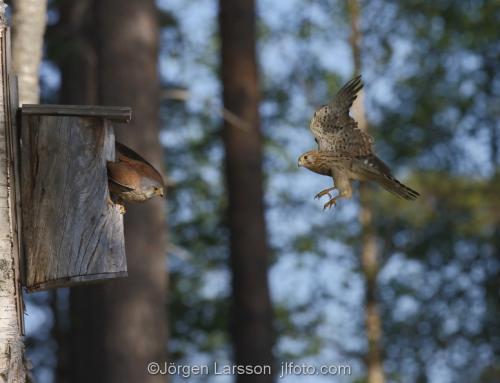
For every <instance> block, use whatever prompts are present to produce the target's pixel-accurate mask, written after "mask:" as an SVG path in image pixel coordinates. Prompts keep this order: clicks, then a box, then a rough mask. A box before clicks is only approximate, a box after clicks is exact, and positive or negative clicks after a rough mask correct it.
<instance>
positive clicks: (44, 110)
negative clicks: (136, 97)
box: [22, 104, 132, 122]
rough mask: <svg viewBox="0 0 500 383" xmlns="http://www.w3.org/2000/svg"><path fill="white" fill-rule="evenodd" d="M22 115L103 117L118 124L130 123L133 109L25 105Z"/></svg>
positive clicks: (123, 107)
mask: <svg viewBox="0 0 500 383" xmlns="http://www.w3.org/2000/svg"><path fill="white" fill-rule="evenodd" d="M22 113H23V115H46V116H79V117H101V118H106V119H108V120H111V121H116V122H129V121H130V120H131V119H132V109H131V108H130V107H127V106H97V105H31V104H24V105H23V106H22Z"/></svg>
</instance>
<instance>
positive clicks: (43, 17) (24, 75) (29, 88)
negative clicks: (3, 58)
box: [12, 0, 47, 105]
mask: <svg viewBox="0 0 500 383" xmlns="http://www.w3.org/2000/svg"><path fill="white" fill-rule="evenodd" d="M13 8H14V10H13V14H12V24H13V30H12V35H13V36H12V46H13V67H14V72H15V73H16V74H17V76H18V77H19V103H20V105H22V104H38V101H39V99H40V87H39V78H40V76H39V69H40V62H41V60H42V52H43V35H44V33H45V26H46V24H47V0H14V1H13Z"/></svg>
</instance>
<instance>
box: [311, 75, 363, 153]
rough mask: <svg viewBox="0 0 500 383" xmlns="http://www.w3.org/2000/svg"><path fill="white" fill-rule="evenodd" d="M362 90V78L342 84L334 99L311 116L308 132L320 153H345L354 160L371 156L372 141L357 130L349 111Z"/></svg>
mask: <svg viewBox="0 0 500 383" xmlns="http://www.w3.org/2000/svg"><path fill="white" fill-rule="evenodd" d="M362 87H363V83H362V81H361V76H356V77H355V78H353V79H352V80H351V81H349V82H348V83H347V84H345V85H344V86H343V87H342V88H341V89H340V90H339V91H338V92H337V94H336V96H335V98H334V99H333V100H332V101H331V102H330V103H329V104H328V105H325V106H323V107H321V108H320V109H318V110H317V111H316V112H315V113H314V117H313V118H312V120H311V123H310V129H311V131H312V133H313V135H314V137H315V138H316V142H317V143H318V146H319V150H320V151H333V152H339V151H341V152H348V153H350V154H351V155H353V156H363V155H368V154H371V153H372V144H373V138H372V137H371V136H370V135H369V134H367V133H365V132H364V131H362V130H361V129H360V128H359V127H358V123H357V122H356V121H355V120H354V119H353V118H352V117H351V116H350V115H349V109H350V108H351V106H352V103H353V102H354V100H355V99H356V97H357V93H358V92H359V91H360V90H361V88H362Z"/></svg>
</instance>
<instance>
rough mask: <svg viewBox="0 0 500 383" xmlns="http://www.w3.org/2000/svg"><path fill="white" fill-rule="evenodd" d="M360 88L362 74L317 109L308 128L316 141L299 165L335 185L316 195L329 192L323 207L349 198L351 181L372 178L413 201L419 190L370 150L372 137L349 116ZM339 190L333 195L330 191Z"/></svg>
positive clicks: (299, 161)
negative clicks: (407, 183) (315, 148)
mask: <svg viewBox="0 0 500 383" xmlns="http://www.w3.org/2000/svg"><path fill="white" fill-rule="evenodd" d="M362 87H363V83H362V81H361V76H357V77H355V78H353V79H352V80H351V81H349V82H348V83H347V84H345V85H344V86H343V87H342V88H341V89H340V90H339V91H338V92H337V95H336V96H335V98H334V99H333V101H331V102H330V103H329V104H328V105H324V106H323V107H321V108H320V109H318V110H317V111H316V112H315V113H314V116H313V118H312V120H311V123H310V126H309V127H310V129H311V131H312V133H313V135H314V138H315V141H316V143H317V144H318V150H312V151H309V152H306V153H304V154H302V155H301V156H300V157H299V160H298V165H299V166H303V167H305V168H307V169H309V170H311V171H313V172H315V173H318V174H322V175H325V176H330V177H332V178H333V180H334V187H331V188H328V189H325V190H322V191H321V192H319V193H318V194H317V195H316V196H315V198H321V197H322V196H324V195H328V196H329V197H330V200H329V201H328V202H327V203H326V204H325V205H324V209H326V208H331V207H332V206H333V205H336V202H337V199H339V198H351V196H352V187H351V181H352V180H359V181H374V182H376V183H378V184H379V185H381V186H382V187H383V188H384V189H386V190H387V191H389V192H391V193H393V194H395V195H397V196H398V197H401V198H404V199H407V200H414V199H416V198H417V197H418V196H419V193H418V192H416V191H415V190H412V189H410V188H409V187H407V186H405V185H403V184H402V183H401V182H399V181H398V180H397V179H395V178H394V176H393V175H392V173H391V170H390V169H389V167H388V166H387V165H386V164H385V163H384V162H383V161H382V160H381V159H379V158H378V157H377V156H376V155H375V154H374V152H373V138H372V137H371V136H370V135H369V134H368V133H366V132H364V131H363V130H361V129H360V128H359V127H358V124H357V122H356V121H355V120H354V119H353V118H352V117H351V116H350V115H349V109H350V108H351V106H352V103H353V102H354V100H355V99H356V97H357V93H358V92H359V91H360V90H361V88H362ZM333 190H338V192H339V193H338V195H337V196H336V197H332V195H331V194H330V192H332V191H333Z"/></svg>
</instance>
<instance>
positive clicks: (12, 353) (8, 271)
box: [0, 0, 26, 383]
mask: <svg viewBox="0 0 500 383" xmlns="http://www.w3.org/2000/svg"><path fill="white" fill-rule="evenodd" d="M5 8H6V6H5V4H4V2H3V1H2V0H0V42H1V45H0V48H1V49H0V382H2V383H4V382H6V383H21V382H23V383H24V382H26V371H25V366H24V362H23V354H24V344H23V339H22V336H21V329H20V328H19V326H20V323H19V321H18V307H17V305H18V302H19V300H18V297H17V296H16V293H17V288H16V283H17V282H16V273H15V267H16V261H15V259H14V256H15V251H14V250H15V248H14V246H17V241H15V240H14V238H15V237H14V231H13V220H12V212H13V209H12V206H11V203H10V201H11V196H10V192H11V187H10V185H11V183H12V182H13V181H12V177H11V174H10V161H9V158H8V157H9V150H8V149H7V145H8V139H7V118H6V116H7V113H8V103H7V100H6V99H5V97H6V94H8V93H7V92H6V91H5V90H6V89H7V88H8V84H7V83H6V78H7V76H6V74H7V73H6V71H7V70H8V69H7V68H6V66H5V62H6V61H5V59H6V58H5V57H4V55H5V52H6V50H5V42H6V37H7V36H6V33H7V29H6V22H5Z"/></svg>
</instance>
